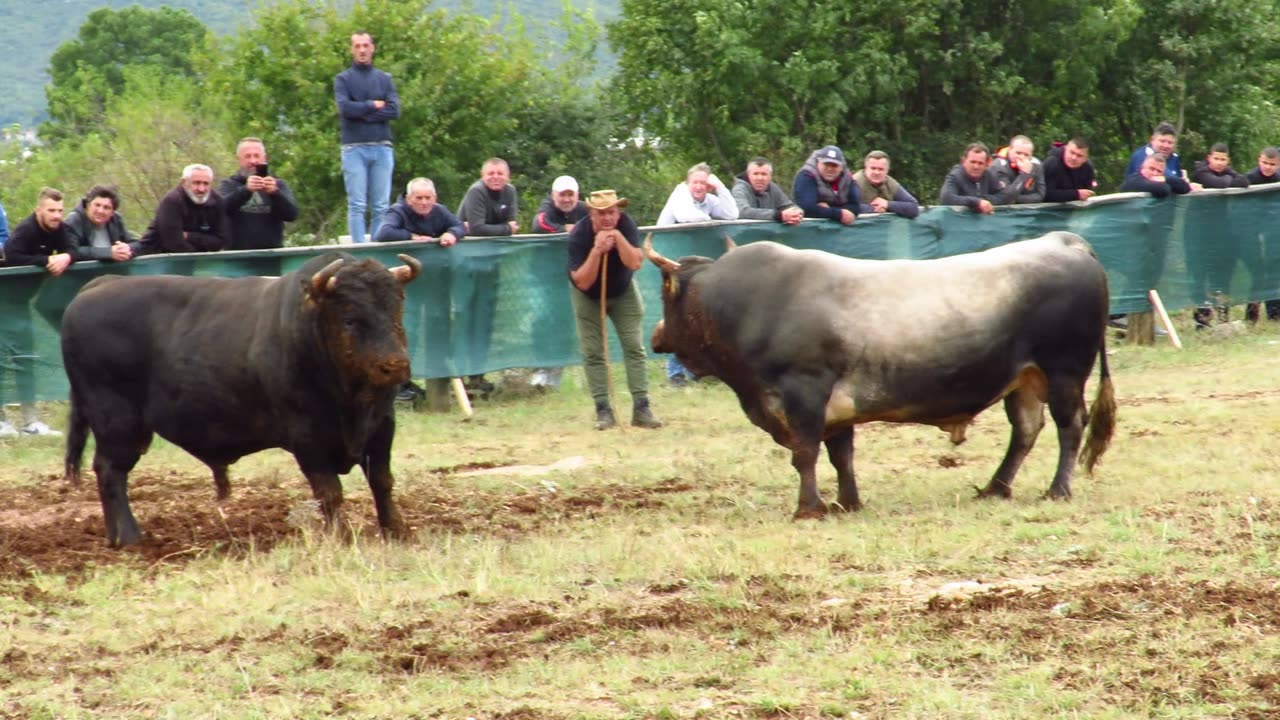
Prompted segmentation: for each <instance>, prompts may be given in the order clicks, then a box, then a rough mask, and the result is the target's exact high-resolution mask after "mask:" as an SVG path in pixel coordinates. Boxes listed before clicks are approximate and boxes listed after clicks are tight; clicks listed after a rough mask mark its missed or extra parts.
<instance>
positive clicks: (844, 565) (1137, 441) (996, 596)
mask: <svg viewBox="0 0 1280 720" xmlns="http://www.w3.org/2000/svg"><path fill="white" fill-rule="evenodd" d="M1183 330H1184V337H1186V341H1187V343H1188V348H1187V350H1185V351H1182V352H1178V351H1175V350H1172V349H1170V348H1168V347H1167V346H1161V347H1155V348H1138V347H1131V346H1127V345H1121V344H1118V343H1115V342H1113V343H1112V344H1111V345H1110V349H1111V351H1112V353H1113V354H1112V355H1111V358H1110V360H1111V363H1112V365H1111V367H1112V372H1113V376H1114V379H1115V383H1116V392H1117V397H1118V400H1119V404H1120V411H1119V421H1118V422H1119V424H1118V427H1117V434H1116V438H1115V440H1114V441H1113V443H1112V446H1111V449H1110V451H1109V452H1108V454H1107V455H1106V456H1105V457H1104V458H1103V462H1102V464H1101V465H1100V466H1099V468H1098V471H1097V473H1096V474H1095V476H1094V477H1092V478H1090V477H1089V476H1088V475H1085V474H1084V473H1083V472H1081V473H1079V474H1078V475H1077V478H1076V482H1075V485H1074V491H1075V497H1074V499H1073V500H1072V501H1071V502H1050V501H1046V500H1043V499H1041V495H1042V493H1043V492H1044V491H1045V490H1046V488H1047V487H1048V483H1049V480H1050V477H1051V473H1052V469H1053V464H1054V460H1055V458H1056V454H1057V442H1056V437H1055V436H1054V433H1053V432H1052V427H1050V428H1047V429H1046V431H1045V432H1044V433H1042V435H1041V438H1040V443H1039V445H1038V446H1037V448H1036V450H1034V451H1033V452H1032V455H1031V457H1030V459H1029V460H1028V462H1027V464H1026V466H1025V467H1024V468H1023V470H1022V472H1021V473H1020V475H1019V477H1018V480H1017V482H1016V483H1015V484H1014V498H1013V500H1011V501H999V500H975V499H974V488H975V486H977V487H981V486H982V485H984V484H985V483H986V482H987V480H988V479H989V477H990V474H991V473H992V472H993V471H994V470H995V468H996V465H997V464H998V463H999V460H1000V457H1001V456H1002V454H1003V449H1004V445H1005V443H1006V441H1007V437H1008V424H1007V422H1006V421H1005V419H1004V415H1003V412H1002V411H1001V410H1000V409H999V408H995V409H993V410H991V411H988V412H987V413H986V414H984V415H982V416H981V417H980V418H979V420H978V422H977V423H976V424H975V426H974V427H973V428H972V429H971V430H970V432H969V434H968V437H969V440H968V442H967V443H965V444H963V445H960V446H958V447H953V446H952V445H951V444H950V443H949V442H948V440H947V436H946V435H945V434H944V433H942V432H940V431H938V430H937V429H935V428H924V427H916V426H891V425H869V426H863V427H861V428H859V430H858V436H857V447H858V457H857V467H858V470H859V481H860V482H859V485H860V489H861V491H862V497H863V500H864V501H865V502H866V503H867V507H866V509H865V510H864V511H862V512H860V513H857V514H852V515H845V516H833V517H830V518H828V519H826V520H823V521H804V522H793V521H792V520H791V513H792V511H793V510H794V508H795V503H796V494H797V485H798V483H797V480H796V476H795V472H794V471H793V469H792V468H791V466H790V461H789V456H788V454H787V453H785V452H784V451H782V450H781V449H780V448H779V447H777V446H776V445H774V444H773V442H772V441H771V440H770V439H769V437H768V436H767V435H766V434H764V433H763V432H761V431H759V430H757V429H756V428H754V427H752V426H751V425H750V424H749V423H748V422H747V421H746V419H745V417H744V416H743V414H742V412H741V410H740V409H739V407H738V404H737V401H736V399H735V398H734V397H733V395H732V393H731V392H730V391H729V390H728V389H727V388H725V387H724V386H723V385H719V384H708V385H706V386H703V387H696V388H691V389H686V390H671V389H667V388H665V387H662V386H661V385H660V384H658V383H657V380H658V378H659V377H660V372H659V369H658V366H657V364H656V363H655V364H654V365H653V368H652V372H653V379H654V381H655V384H654V396H653V404H654V409H655V411H656V412H657V414H658V415H659V417H661V418H662V419H663V420H664V421H666V423H667V425H666V427H664V428H662V429H660V430H656V431H641V430H632V429H630V428H628V429H626V430H625V431H623V430H614V431H610V432H604V433H600V432H594V431H592V430H591V429H590V428H591V423H590V421H591V415H592V412H591V404H590V401H589V399H588V398H587V397H586V392H585V390H584V389H583V388H582V381H581V374H580V372H578V371H576V370H575V371H570V372H569V373H568V378H567V380H566V386H565V387H564V388H562V390H561V391H559V392H558V393H551V394H548V395H542V396H534V395H532V394H528V393H522V392H520V391H512V392H509V393H506V394H505V395H504V396H500V397H498V398H496V399H495V400H493V401H490V402H486V403H480V404H478V405H477V408H476V410H477V412H476V416H475V418H473V419H472V420H471V421H468V422H464V421H463V420H462V418H461V416H460V415H458V414H456V413H455V414H434V415H428V414H423V413H415V412H402V413H401V416H400V429H399V433H398V435H397V440H396V446H395V468H396V473H397V480H398V485H397V497H398V498H399V501H400V503H401V508H402V511H403V513H404V515H405V518H406V520H407V521H408V522H409V523H410V524H411V525H412V526H413V527H414V528H415V530H416V537H415V538H414V539H413V540H412V541H410V542H407V543H398V544H397V543H393V544H384V543H383V542H382V541H380V540H379V539H378V538H377V537H376V534H375V532H374V522H373V510H372V503H371V501H370V497H369V492H368V488H367V486H366V485H365V483H364V479H363V477H362V476H360V475H359V474H353V475H350V476H348V477H347V478H346V479H345V485H346V490H347V494H348V507H347V516H348V518H349V519H350V520H351V524H352V526H353V527H354V528H355V529H356V533H355V536H354V537H353V538H348V539H346V540H345V541H344V540H341V539H335V538H333V537H332V536H330V535H329V534H328V533H326V532H324V531H323V530H322V529H321V528H320V527H319V525H318V521H317V516H316V512H315V510H314V508H313V506H312V505H311V504H310V503H309V501H308V496H309V491H308V489H307V486H306V483H305V481H304V480H303V479H302V477H301V475H300V474H299V473H298V472H297V470H296V469H295V466H294V465H293V462H292V459H291V458H290V457H289V456H287V455H286V454H284V453H280V452H267V453H261V454H259V455H256V456H253V457H250V458H246V459H245V460H243V461H242V462H240V463H239V464H238V465H236V466H235V467H234V468H233V473H232V478H233V494H232V497H231V499H230V500H229V501H227V502H226V503H225V504H223V505H222V506H221V507H220V506H219V505H218V504H217V503H216V502H215V500H214V489H213V483H212V482H211V480H210V478H209V477H208V475H207V473H206V471H205V469H204V468H203V466H201V465H199V464H198V463H197V462H196V461H194V460H193V459H192V458H190V457H189V456H187V455H185V454H184V453H182V452H181V451H179V450H176V449H175V448H173V447H172V446H169V445H168V444H166V443H163V442H157V444H156V446H155V447H154V448H153V449H152V451H151V453H150V454H149V455H147V456H146V457H145V458H144V459H143V461H142V463H141V464H140V465H139V467H138V469H137V470H135V472H134V474H133V482H132V486H131V495H132V498H133V501H134V511H135V513H136V514H137V516H138V519H139V522H140V524H141V525H142V528H143V530H144V532H146V533H147V539H146V542H145V543H144V544H143V545H142V546H141V547H140V548H136V549H129V550H125V551H112V550H108V549H107V548H106V547H105V542H104V534H103V529H102V519H101V512H100V508H99V506H98V504H97V496H96V488H95V487H94V485H93V482H92V479H91V478H92V475H91V474H90V476H89V480H88V481H87V482H86V483H85V485H84V486H83V487H81V488H76V489H71V488H66V487H64V486H63V485H62V484H61V482H60V479H59V478H60V475H61V462H62V461H61V444H60V442H59V441H57V440H47V439H43V438H26V439H15V440H10V439H5V440H0V457H2V458H3V462H2V463H0V717H3V718H24V719H27V718H183V719H186V718H235V719H244V718H334V717H342V718H387V719H391V718H397V719H399V718H459V719H462V718H469V717H470V718H505V719H507V720H552V719H560V718H636V719H638V718H695V717H696V718H993V719H1003V718H1008V719H1013V718H1019V719H1021V718H1242V719H1249V720H1262V719H1263V718H1276V717H1280V453H1277V452H1276V437H1277V433H1278V431H1280V372H1278V364H1277V355H1278V353H1280V331H1278V330H1276V329H1274V328H1270V327H1262V328H1256V329H1249V330H1245V331H1243V332H1240V333H1237V334H1233V335H1232V334H1217V333H1212V334H1211V333H1203V334H1195V333H1191V332H1189V331H1188V329H1187V328H1183ZM1188 336H1189V337H1188ZM619 386H620V387H624V386H625V383H621V382H620V383H619ZM1087 396H1088V397H1089V398H1092V396H1093V386H1092V383H1091V384H1090V388H1089V390H1088V393H1087ZM620 405H622V408H620V409H621V410H622V412H621V413H620V417H621V418H626V417H629V412H628V410H629V407H628V406H629V402H628V401H626V400H625V398H624V399H623V400H622V401H621V402H620ZM51 412H52V413H53V415H52V417H54V418H56V420H57V422H56V423H55V424H56V425H59V426H60V425H61V417H60V415H61V414H62V413H63V412H64V409H63V408H58V407H57V406H52V408H51ZM819 477H820V479H821V480H822V482H823V490H824V493H825V496H826V497H827V498H828V499H833V498H834V494H835V488H834V471H833V470H832V469H831V468H830V466H828V465H826V464H825V463H822V464H820V465H819Z"/></svg>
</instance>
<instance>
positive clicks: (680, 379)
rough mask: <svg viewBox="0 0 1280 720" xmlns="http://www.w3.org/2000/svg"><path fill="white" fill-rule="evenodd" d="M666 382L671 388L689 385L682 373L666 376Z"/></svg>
mask: <svg viewBox="0 0 1280 720" xmlns="http://www.w3.org/2000/svg"><path fill="white" fill-rule="evenodd" d="M667 384H668V385H670V386H671V387H673V388H682V387H688V386H689V379H688V378H686V377H685V376H683V375H672V376H671V377H669V378H667Z"/></svg>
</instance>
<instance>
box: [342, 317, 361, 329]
mask: <svg viewBox="0 0 1280 720" xmlns="http://www.w3.org/2000/svg"><path fill="white" fill-rule="evenodd" d="M342 327H344V328H346V329H347V332H355V331H356V330H359V329H360V321H359V320H357V319H355V318H353V317H349V318H343V319H342Z"/></svg>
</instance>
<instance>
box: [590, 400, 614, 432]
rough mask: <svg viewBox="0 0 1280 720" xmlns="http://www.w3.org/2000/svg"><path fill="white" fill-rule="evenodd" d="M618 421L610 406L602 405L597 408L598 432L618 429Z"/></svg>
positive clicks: (596, 426)
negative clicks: (613, 428)
mask: <svg viewBox="0 0 1280 720" xmlns="http://www.w3.org/2000/svg"><path fill="white" fill-rule="evenodd" d="M617 425H618V420H617V418H615V417H614V416H613V408H611V407H609V406H608V405H600V406H597V407H596V425H595V428H596V429H597V430H608V429H609V428H612V427H616V426H617Z"/></svg>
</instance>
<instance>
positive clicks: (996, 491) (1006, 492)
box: [973, 485, 1013, 500]
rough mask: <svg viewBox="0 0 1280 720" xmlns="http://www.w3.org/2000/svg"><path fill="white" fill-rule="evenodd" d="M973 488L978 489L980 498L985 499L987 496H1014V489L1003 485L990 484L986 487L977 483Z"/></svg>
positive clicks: (1008, 498) (1008, 497)
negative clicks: (981, 486) (978, 485)
mask: <svg viewBox="0 0 1280 720" xmlns="http://www.w3.org/2000/svg"><path fill="white" fill-rule="evenodd" d="M973 489H974V490H976V491H977V493H978V495H977V497H978V499H979V500H985V499H986V498H1000V499H1001V500H1010V499H1012V498H1013V489H1012V488H1008V487H1004V486H1001V485H988V486H986V487H984V488H980V487H977V486H976V485H975V486H974V488H973Z"/></svg>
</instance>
